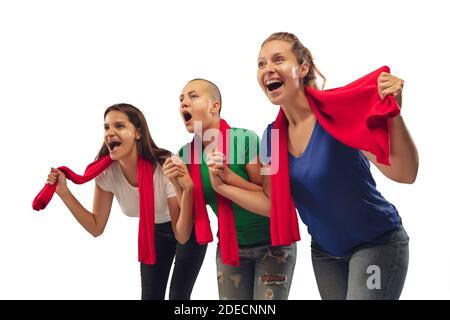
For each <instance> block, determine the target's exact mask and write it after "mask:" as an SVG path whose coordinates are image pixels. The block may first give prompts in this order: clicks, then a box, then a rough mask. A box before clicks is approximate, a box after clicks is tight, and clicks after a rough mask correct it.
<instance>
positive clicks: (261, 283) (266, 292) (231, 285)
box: [216, 243, 297, 300]
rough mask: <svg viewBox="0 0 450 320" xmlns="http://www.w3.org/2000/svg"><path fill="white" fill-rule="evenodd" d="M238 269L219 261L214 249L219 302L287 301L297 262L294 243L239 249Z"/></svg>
mask: <svg viewBox="0 0 450 320" xmlns="http://www.w3.org/2000/svg"><path fill="white" fill-rule="evenodd" d="M239 258H240V266H239V267H236V266H230V265H226V264H224V263H223V262H222V258H221V255H220V248H219V246H217V252H216V262H217V283H218V286H219V298H220V300H287V298H288V296H289V290H290V288H291V282H292V275H293V274H294V268H295V261H296V259H297V245H296V243H293V244H291V245H290V246H274V247H273V246H271V245H262V246H254V247H244V248H242V247H241V248H239Z"/></svg>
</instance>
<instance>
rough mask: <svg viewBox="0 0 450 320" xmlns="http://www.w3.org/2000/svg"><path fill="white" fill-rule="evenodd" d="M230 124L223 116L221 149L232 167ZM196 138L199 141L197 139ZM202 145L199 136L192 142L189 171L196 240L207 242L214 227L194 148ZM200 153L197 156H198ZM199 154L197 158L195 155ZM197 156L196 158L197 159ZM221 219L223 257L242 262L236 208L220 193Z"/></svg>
mask: <svg viewBox="0 0 450 320" xmlns="http://www.w3.org/2000/svg"><path fill="white" fill-rule="evenodd" d="M229 129H230V126H229V125H228V124H227V123H226V121H225V120H220V133H221V138H222V139H221V140H220V141H219V146H218V149H219V151H220V152H222V153H223V154H225V157H226V159H227V161H226V163H227V166H228V167H229V161H228V159H229V152H227V151H229V150H228V149H227V148H228V147H229V145H230V144H229V138H230V137H229V135H228V134H227V131H228V132H229ZM195 139H198V140H197V143H195ZM195 145H198V146H201V139H200V138H199V137H197V136H195V137H194V139H193V140H192V142H191V156H190V158H191V163H190V165H189V173H190V175H191V177H192V181H193V182H194V221H195V233H196V236H197V242H199V243H200V244H205V243H208V242H211V241H212V239H213V237H212V233H211V228H210V226H209V219H208V213H207V211H206V203H205V197H204V195H203V184H202V175H201V171H200V165H199V161H200V160H201V155H200V157H198V153H199V152H200V151H201V148H199V149H200V150H195V148H194V146H195ZM195 155H197V157H195ZM195 158H197V159H195ZM194 160H197V161H194ZM217 207H218V211H219V212H218V220H219V244H220V251H221V254H222V261H223V262H224V263H225V264H228V265H235V266H239V247H238V241H237V236H236V225H235V223H234V212H233V207H232V203H231V201H230V200H229V199H227V198H225V197H223V196H221V195H220V194H217Z"/></svg>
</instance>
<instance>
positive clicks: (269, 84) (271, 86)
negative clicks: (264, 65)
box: [265, 80, 284, 92]
mask: <svg viewBox="0 0 450 320" xmlns="http://www.w3.org/2000/svg"><path fill="white" fill-rule="evenodd" d="M283 83H284V82H283V81H281V80H267V81H266V83H265V84H266V88H267V90H269V92H273V91H276V90H278V89H279V88H281V86H282V85H283Z"/></svg>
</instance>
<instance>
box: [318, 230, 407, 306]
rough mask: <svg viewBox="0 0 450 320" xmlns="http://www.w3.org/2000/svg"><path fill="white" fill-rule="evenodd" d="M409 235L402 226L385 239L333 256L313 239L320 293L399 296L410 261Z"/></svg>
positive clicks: (344, 296) (331, 296)
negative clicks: (342, 255)
mask: <svg viewBox="0 0 450 320" xmlns="http://www.w3.org/2000/svg"><path fill="white" fill-rule="evenodd" d="M408 242H409V237H408V234H407V233H406V231H405V229H403V227H400V229H399V230H396V231H393V232H391V233H390V234H389V235H388V239H387V241H386V242H384V243H372V244H367V245H363V246H360V247H358V248H356V249H355V250H354V251H353V252H352V253H351V254H350V255H348V256H345V257H333V256H330V255H329V254H327V253H326V252H324V251H323V250H321V249H320V248H319V247H318V245H317V243H315V242H314V241H313V242H312V243H311V257H312V263H313V268H314V274H315V276H316V281H317V286H318V287H319V292H320V296H321V297H322V299H324V300H397V299H399V298H400V294H401V293H402V290H403V285H404V283H405V278H406V273H407V271H408V261H409V247H408Z"/></svg>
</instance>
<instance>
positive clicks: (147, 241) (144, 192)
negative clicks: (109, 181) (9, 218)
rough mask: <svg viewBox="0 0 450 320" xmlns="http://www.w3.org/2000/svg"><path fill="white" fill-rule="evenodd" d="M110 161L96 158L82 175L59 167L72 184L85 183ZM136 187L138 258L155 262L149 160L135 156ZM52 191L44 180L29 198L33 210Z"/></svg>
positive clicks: (43, 203)
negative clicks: (39, 190) (31, 200)
mask: <svg viewBox="0 0 450 320" xmlns="http://www.w3.org/2000/svg"><path fill="white" fill-rule="evenodd" d="M112 163H113V160H111V158H110V157H109V156H105V157H103V158H100V159H98V160H96V161H94V162H93V163H91V164H90V165H88V166H87V168H86V171H85V172H84V175H82V176H81V175H78V174H76V173H75V172H73V171H72V170H70V169H69V168H67V167H59V168H58V169H59V170H61V171H62V172H63V173H64V174H65V175H66V178H67V179H69V180H71V181H73V182H74V183H76V184H82V183H86V182H88V181H90V180H92V179H94V178H95V177H96V176H98V175H99V174H100V173H102V172H103V171H104V170H105V169H106V168H108V167H109V166H110V165H111V164H112ZM138 190H139V235H138V251H139V261H141V262H143V263H145V264H155V262H156V250H155V241H154V238H155V199H154V196H155V195H154V190H153V163H152V162H151V161H147V160H145V159H142V158H141V157H139V158H138ZM55 191H56V183H55V184H54V185H49V184H46V185H45V186H44V188H43V189H42V190H41V192H39V194H38V195H37V196H36V198H35V199H34V201H33V209H34V210H42V209H44V208H45V207H46V206H47V204H48V203H49V202H50V200H51V199H52V197H53V194H54V193H55Z"/></svg>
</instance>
